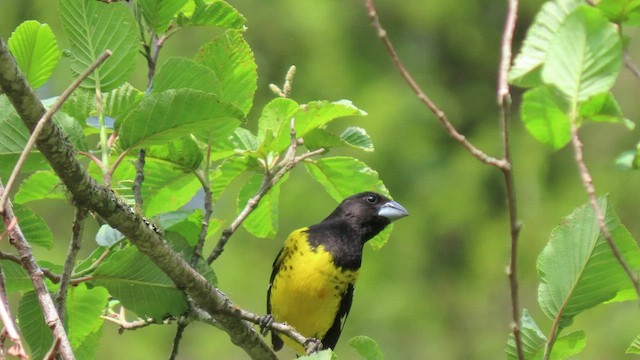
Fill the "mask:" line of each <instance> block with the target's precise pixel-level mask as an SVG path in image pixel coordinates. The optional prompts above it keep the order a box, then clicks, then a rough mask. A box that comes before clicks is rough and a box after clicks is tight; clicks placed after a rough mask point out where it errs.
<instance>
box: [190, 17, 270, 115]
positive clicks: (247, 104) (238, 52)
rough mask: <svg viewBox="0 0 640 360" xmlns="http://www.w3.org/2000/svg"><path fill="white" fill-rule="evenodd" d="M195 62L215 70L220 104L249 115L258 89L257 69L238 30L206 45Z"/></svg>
mask: <svg viewBox="0 0 640 360" xmlns="http://www.w3.org/2000/svg"><path fill="white" fill-rule="evenodd" d="M195 60H196V61H197V62H199V63H201V64H203V65H205V66H207V67H208V68H210V69H211V70H213V71H214V72H215V73H216V75H217V76H218V79H219V80H220V91H221V93H220V100H221V101H223V102H228V103H231V104H233V105H235V106H237V107H238V108H239V109H241V110H242V114H243V115H246V114H247V113H249V110H251V106H252V105H253V96H254V94H255V92H256V89H257V79H258V75H257V66H256V63H255V60H254V56H253V52H252V51H251V48H250V47H249V44H247V42H246V41H245V40H244V38H243V37H242V33H241V32H240V31H237V30H227V31H226V32H225V33H224V34H223V35H222V36H220V37H219V38H217V39H215V40H214V41H212V42H210V43H207V44H204V45H203V46H202V47H201V48H200V49H199V50H198V53H197V54H196V56H195Z"/></svg>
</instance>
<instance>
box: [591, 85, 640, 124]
mask: <svg viewBox="0 0 640 360" xmlns="http://www.w3.org/2000/svg"><path fill="white" fill-rule="evenodd" d="M580 116H581V117H582V118H586V119H589V120H591V121H597V122H610V123H621V124H623V125H625V126H626V127H627V128H628V129H629V130H633V129H634V128H635V123H634V122H633V121H631V120H629V119H627V118H625V117H624V114H623V113H622V109H620V105H618V102H617V101H616V99H615V98H614V97H613V94H612V93H610V92H609V93H604V94H599V95H596V96H593V97H592V98H590V99H589V100H587V101H586V102H585V103H583V104H581V105H580Z"/></svg>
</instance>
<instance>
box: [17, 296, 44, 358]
mask: <svg viewBox="0 0 640 360" xmlns="http://www.w3.org/2000/svg"><path fill="white" fill-rule="evenodd" d="M18 326H19V327H20V332H21V333H22V336H23V339H25V340H26V341H27V344H28V345H29V349H31V357H32V358H34V359H42V358H43V357H44V355H45V354H46V353H47V351H48V350H49V348H50V347H51V344H53V335H52V334H51V329H49V327H48V326H47V325H46V324H45V322H44V316H43V315H42V310H41V309H40V304H39V303H38V297H37V295H36V293H35V292H33V291H30V292H28V293H26V294H24V295H23V296H22V297H21V298H20V303H19V304H18Z"/></svg>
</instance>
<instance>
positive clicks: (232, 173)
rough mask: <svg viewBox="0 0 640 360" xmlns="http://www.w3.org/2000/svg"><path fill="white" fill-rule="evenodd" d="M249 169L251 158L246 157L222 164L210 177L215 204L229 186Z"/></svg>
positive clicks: (234, 158)
mask: <svg viewBox="0 0 640 360" xmlns="http://www.w3.org/2000/svg"><path fill="white" fill-rule="evenodd" d="M248 168H249V158H248V157H246V156H241V157H233V158H229V159H227V160H225V161H224V162H222V164H220V165H219V166H218V167H217V168H216V169H215V171H213V173H212V174H211V176H210V180H211V197H212V198H213V201H214V202H215V201H216V200H218V198H219V197H220V195H222V192H223V191H224V190H225V189H226V188H227V186H228V185H229V184H230V183H231V182H232V181H233V179H235V178H237V177H238V176H239V175H240V174H242V173H244V172H245V171H247V169H248Z"/></svg>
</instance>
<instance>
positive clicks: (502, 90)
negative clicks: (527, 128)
mask: <svg viewBox="0 0 640 360" xmlns="http://www.w3.org/2000/svg"><path fill="white" fill-rule="evenodd" d="M517 17H518V0H508V10H507V18H506V20H505V25H504V30H503V33H502V44H501V47H500V49H501V51H500V66H499V70H498V91H497V95H498V99H497V100H498V106H499V108H500V127H501V128H502V146H503V159H504V161H505V162H506V164H507V165H508V166H505V167H501V168H500V169H501V170H502V174H503V177H504V184H505V192H506V198H507V209H508V213H509V228H510V235H511V253H510V259H509V267H508V268H507V276H508V278H509V289H510V292H511V331H512V332H513V337H514V340H515V345H516V352H517V354H518V359H519V360H524V358H525V357H524V349H523V347H522V334H521V332H520V298H519V295H518V287H519V286H518V240H519V236H520V229H521V228H522V225H521V223H520V221H519V220H518V206H517V202H516V191H515V183H514V179H513V168H512V167H511V148H510V143H511V142H510V138H509V123H510V120H511V93H510V89H509V82H508V74H509V67H510V65H511V57H512V51H511V46H512V42H513V32H514V30H515V26H516V20H517Z"/></svg>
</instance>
